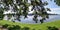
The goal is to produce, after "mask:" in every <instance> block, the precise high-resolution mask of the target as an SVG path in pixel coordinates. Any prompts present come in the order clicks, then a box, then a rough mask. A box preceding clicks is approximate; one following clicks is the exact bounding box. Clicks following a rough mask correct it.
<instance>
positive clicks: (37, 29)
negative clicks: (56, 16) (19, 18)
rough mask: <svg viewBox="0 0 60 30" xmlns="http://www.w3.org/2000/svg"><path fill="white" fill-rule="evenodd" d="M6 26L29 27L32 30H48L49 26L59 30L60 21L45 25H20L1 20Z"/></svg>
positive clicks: (0, 23) (0, 22)
mask: <svg viewBox="0 0 60 30" xmlns="http://www.w3.org/2000/svg"><path fill="white" fill-rule="evenodd" d="M4 24H9V25H10V26H12V25H19V26H21V27H22V28H23V27H29V28H30V30H32V29H36V30H39V29H41V30H47V26H51V27H53V26H55V27H57V28H60V20H58V21H54V22H47V23H43V24H22V23H19V22H15V23H14V22H11V21H6V20H0V25H4Z"/></svg>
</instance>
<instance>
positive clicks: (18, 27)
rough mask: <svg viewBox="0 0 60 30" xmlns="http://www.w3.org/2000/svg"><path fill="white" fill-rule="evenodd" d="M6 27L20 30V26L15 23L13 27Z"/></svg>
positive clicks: (11, 29) (10, 29)
mask: <svg viewBox="0 0 60 30" xmlns="http://www.w3.org/2000/svg"><path fill="white" fill-rule="evenodd" d="M8 29H9V30H21V27H20V26H18V25H16V26H13V27H9V28H8Z"/></svg>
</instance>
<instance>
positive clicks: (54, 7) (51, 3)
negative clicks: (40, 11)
mask: <svg viewBox="0 0 60 30" xmlns="http://www.w3.org/2000/svg"><path fill="white" fill-rule="evenodd" d="M42 1H43V2H44V1H47V2H48V5H47V6H45V7H46V8H50V9H51V12H49V11H47V12H48V13H52V14H60V6H58V5H56V3H55V2H54V0H52V1H50V0H42ZM30 9H31V7H30ZM32 12H33V11H31V12H29V13H32Z"/></svg>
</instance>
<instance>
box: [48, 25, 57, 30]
mask: <svg viewBox="0 0 60 30" xmlns="http://www.w3.org/2000/svg"><path fill="white" fill-rule="evenodd" d="M48 30H58V28H56V27H55V26H54V27H50V26H48Z"/></svg>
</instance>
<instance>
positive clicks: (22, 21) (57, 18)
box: [20, 15, 60, 24]
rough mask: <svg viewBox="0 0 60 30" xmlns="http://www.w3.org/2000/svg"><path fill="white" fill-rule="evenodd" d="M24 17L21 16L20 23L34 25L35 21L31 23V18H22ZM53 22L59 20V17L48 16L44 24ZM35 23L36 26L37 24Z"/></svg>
mask: <svg viewBox="0 0 60 30" xmlns="http://www.w3.org/2000/svg"><path fill="white" fill-rule="evenodd" d="M23 17H24V16H21V18H20V19H21V23H28V24H36V23H35V21H33V19H32V18H33V16H28V18H25V19H24V18H23ZM38 19H41V17H38ZM55 20H60V15H49V19H46V20H45V21H44V22H51V21H55ZM38 23H40V22H39V20H38ZM38 23H37V24H38Z"/></svg>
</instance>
